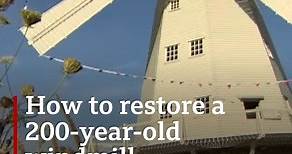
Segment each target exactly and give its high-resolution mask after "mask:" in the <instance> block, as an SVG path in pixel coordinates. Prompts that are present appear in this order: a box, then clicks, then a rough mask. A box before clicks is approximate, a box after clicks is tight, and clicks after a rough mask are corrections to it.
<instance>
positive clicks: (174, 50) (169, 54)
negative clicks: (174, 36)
mask: <svg viewBox="0 0 292 154" xmlns="http://www.w3.org/2000/svg"><path fill="white" fill-rule="evenodd" d="M177 59H178V44H176V45H172V46H168V47H166V62H171V61H175V60H177Z"/></svg>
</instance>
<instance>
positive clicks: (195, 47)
mask: <svg viewBox="0 0 292 154" xmlns="http://www.w3.org/2000/svg"><path fill="white" fill-rule="evenodd" d="M190 43H191V56H198V55H202V54H203V53H204V46H203V38H201V39H197V40H193V41H191V42H190Z"/></svg>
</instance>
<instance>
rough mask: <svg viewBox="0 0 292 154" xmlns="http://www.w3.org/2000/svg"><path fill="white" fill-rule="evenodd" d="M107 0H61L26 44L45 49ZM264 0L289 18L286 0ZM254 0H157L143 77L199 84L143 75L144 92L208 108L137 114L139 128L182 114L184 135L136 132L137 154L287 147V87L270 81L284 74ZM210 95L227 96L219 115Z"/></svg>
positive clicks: (291, 133)
mask: <svg viewBox="0 0 292 154" xmlns="http://www.w3.org/2000/svg"><path fill="white" fill-rule="evenodd" d="M111 2H112V0H63V1H62V2H61V3H60V4H58V5H57V6H55V7H53V8H52V9H50V10H48V11H47V12H45V13H44V14H43V18H42V21H41V22H40V23H38V24H36V25H34V26H33V27H30V28H29V29H28V31H27V34H26V37H27V39H28V41H29V44H30V45H32V46H34V47H35V49H36V50H37V51H38V52H39V54H40V55H42V54H45V53H46V52H47V51H49V50H50V49H51V48H53V47H54V46H55V45H57V44H58V43H59V42H60V41H61V40H63V39H64V38H66V37H67V36H68V35H69V34H70V33H72V32H73V31H74V30H75V29H77V28H78V27H80V26H81V25H82V24H83V23H84V22H86V21H87V20H89V19H90V18H91V17H92V16H93V15H95V14H96V13H98V12H99V11H100V10H102V9H103V8H104V7H105V6H107V5H108V4H110V3H111ZM262 2H263V3H264V4H265V5H267V6H268V7H270V8H271V9H272V10H273V11H275V12H276V13H277V14H278V15H280V16H281V17H282V18H283V19H284V20H286V21H287V22H288V23H290V24H291V23H292V13H291V9H290V8H292V2H291V0H262ZM258 3H259V1H256V0H157V9H156V15H155V22H154V28H153V34H152V40H151V47H150V53H149V59H148V64H147V71H146V76H151V77H155V78H156V79H168V78H171V79H173V80H178V81H195V82H196V83H198V86H197V87H194V86H176V85H174V84H163V83H159V82H153V81H149V80H148V81H146V80H145V81H144V86H143V91H142V99H144V100H145V101H146V100H155V99H158V97H164V98H165V99H167V100H192V99H195V100H200V101H203V102H204V103H205V108H204V111H205V114H204V115H200V116H193V115H188V116H182V115H175V116H171V115H151V116H150V115H143V116H140V117H139V118H138V126H137V127H138V128H137V129H140V128H141V129H142V127H141V126H143V124H145V126H148V125H153V126H154V127H155V126H156V125H157V123H156V122H157V121H158V120H163V121H165V123H166V124H167V123H169V124H171V123H172V121H174V120H176V121H180V124H181V139H182V141H181V142H171V141H156V142H146V141H144V139H142V138H135V142H134V143H133V145H134V146H135V147H136V149H137V153H149V154H152V153H178V154H180V153H208V152H210V153H212V150H211V151H207V150H210V149H216V150H215V153H216V152H219V151H220V150H223V151H224V150H225V151H224V152H225V153H228V152H230V151H233V152H234V151H236V150H240V151H247V153H248V152H249V153H251V154H253V153H255V152H259V153H261V152H262V153H265V154H268V153H276V152H277V151H282V153H284V151H285V149H283V148H282V146H285V145H291V143H292V121H291V118H292V117H291V116H292V111H291V107H290V103H291V100H292V96H291V89H290V88H289V87H288V85H286V84H280V85H278V84H271V83H274V82H276V81H278V80H285V79H286V76H285V74H284V72H283V70H282V67H281V65H280V62H279V59H278V56H277V52H276V50H275V48H274V46H273V43H272V40H271V38H270V35H269V33H268V31H267V28H266V25H265V23H264V21H263V18H262V16H261V14H260V11H259V8H258ZM22 32H23V33H25V30H24V28H23V29H22ZM259 81H260V82H261V83H265V84H260V83H258V82H259ZM226 83H228V86H226ZM233 83H236V84H233ZM249 83H257V84H256V86H254V85H253V86H251V85H249ZM212 100H222V101H223V102H224V107H225V112H226V114H225V115H224V116H220V117H218V116H213V115H211V114H209V113H210V108H211V107H212V104H211V103H210V102H211V101H212ZM145 101H144V102H145ZM256 147H258V148H256ZM267 147H269V148H267ZM270 147H273V148H272V149H271V148H270ZM290 147H291V146H290ZM265 150H266V151H265ZM273 150H274V151H273ZM289 150H290V151H291V148H290V149H288V153H289ZM263 151H265V152H263Z"/></svg>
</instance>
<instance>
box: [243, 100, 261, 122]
mask: <svg viewBox="0 0 292 154" xmlns="http://www.w3.org/2000/svg"><path fill="white" fill-rule="evenodd" d="M261 100H263V98H242V99H241V101H242V102H243V106H244V109H245V112H246V118H247V119H256V118H257V114H256V108H257V107H259V104H260V101H261Z"/></svg>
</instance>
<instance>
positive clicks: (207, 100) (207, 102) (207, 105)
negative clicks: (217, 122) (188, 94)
mask: <svg viewBox="0 0 292 154" xmlns="http://www.w3.org/2000/svg"><path fill="white" fill-rule="evenodd" d="M196 101H202V102H203V103H204V104H205V108H202V109H198V112H202V111H204V114H209V113H210V96H204V97H198V98H196Z"/></svg>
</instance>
